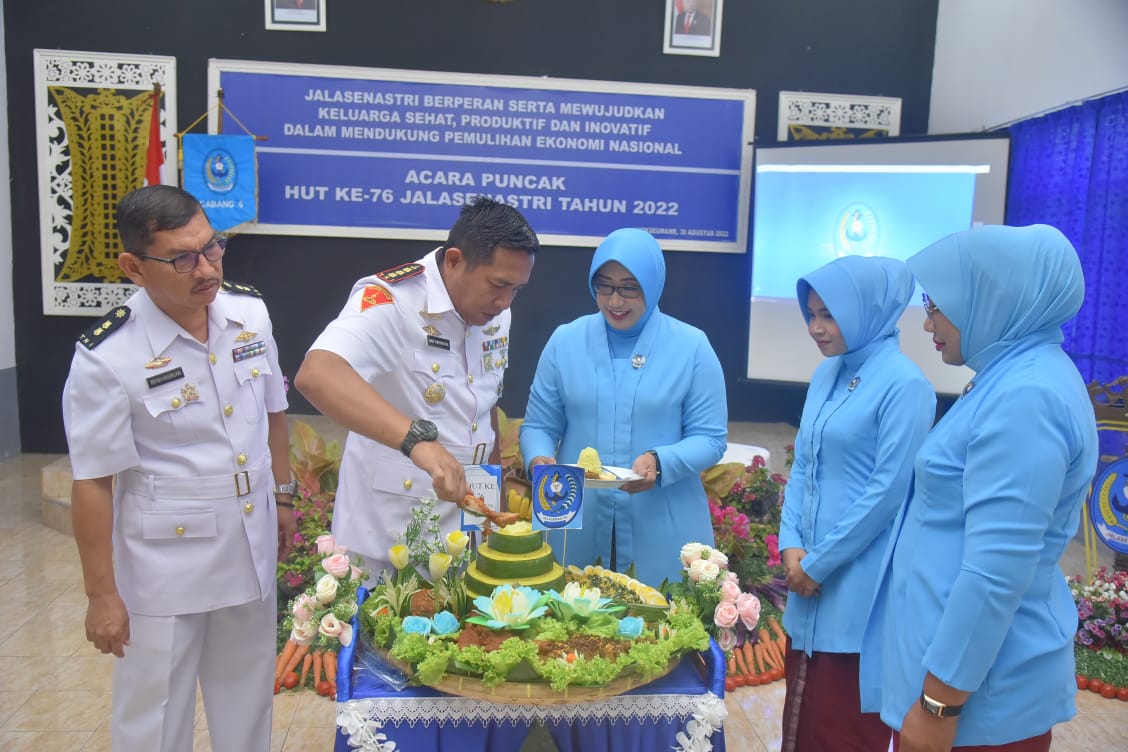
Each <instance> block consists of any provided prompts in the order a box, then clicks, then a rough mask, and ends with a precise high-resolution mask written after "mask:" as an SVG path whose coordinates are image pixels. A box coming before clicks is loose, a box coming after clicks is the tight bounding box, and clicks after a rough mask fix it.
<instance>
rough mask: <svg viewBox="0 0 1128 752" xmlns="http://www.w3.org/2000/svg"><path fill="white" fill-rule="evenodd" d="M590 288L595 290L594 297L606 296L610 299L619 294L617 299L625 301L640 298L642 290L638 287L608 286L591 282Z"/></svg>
mask: <svg viewBox="0 0 1128 752" xmlns="http://www.w3.org/2000/svg"><path fill="white" fill-rule="evenodd" d="M591 286H592V287H594V288H595V294H596V295H606V296H608V297H610V296H612V295H614V294H615V293H619V297H621V298H624V299H626V300H634V299H635V298H641V297H642V288H641V287H639V286H638V285H629V286H627V287H622V286H618V285H608V284H605V283H603V282H593V283H592V285H591Z"/></svg>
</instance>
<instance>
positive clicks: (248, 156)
mask: <svg viewBox="0 0 1128 752" xmlns="http://www.w3.org/2000/svg"><path fill="white" fill-rule="evenodd" d="M183 148H184V172H183V175H184V190H186V191H188V192H189V193H191V194H192V195H193V196H195V197H196V198H197V199H199V201H200V204H201V205H203V207H204V213H205V214H207V215H208V220H209V221H210V222H211V224H212V227H214V228H215V229H216V230H219V231H223V230H229V229H231V228H232V227H235V226H236V225H240V224H243V223H244V222H253V221H255V220H256V219H257V218H258V170H257V166H256V162H255V139H254V137H253V136H204V135H200V134H193V133H189V134H186V135H185V136H184V140H183Z"/></svg>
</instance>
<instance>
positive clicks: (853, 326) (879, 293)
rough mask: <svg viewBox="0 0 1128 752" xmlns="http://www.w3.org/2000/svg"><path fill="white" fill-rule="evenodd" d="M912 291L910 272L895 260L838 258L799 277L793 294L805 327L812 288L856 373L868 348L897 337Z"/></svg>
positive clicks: (873, 257) (912, 283)
mask: <svg viewBox="0 0 1128 752" xmlns="http://www.w3.org/2000/svg"><path fill="white" fill-rule="evenodd" d="M915 287H916V285H915V283H914V282H913V275H912V273H911V272H910V271H909V268H908V267H907V266H905V264H904V263H903V262H901V261H898V260H897V259H892V258H885V257H882V256H872V257H869V256H843V257H842V258H838V259H835V260H834V261H831V262H830V263H829V264H825V265H824V266H820V267H819V268H818V269H815V270H814V271H813V272H811V273H810V274H806V275H804V276H802V277H800V278H799V281H798V282H797V283H796V285H795V293H796V296H797V297H798V299H799V310H800V311H802V312H803V319H804V320H806V322H807V323H808V324H810V323H811V314H810V313H809V312H808V311H807V296H808V295H809V294H810V292H811V290H812V289H813V290H814V291H815V293H816V294H817V295H818V296H819V297H820V298H822V300H823V302H824V303H826V309H827V310H828V311H830V315H831V316H833V317H834V321H835V323H837V324H838V329H839V331H841V332H842V338H843V339H845V340H846V354H845V356H844V357H843V359H844V360H845V362H846V363H847V364H848V365H849V366H850V367H851V368H856V367H857V366H858V365H860V364H861V362H862V361H863V360H865V357H866V355H867V354H868V353H869V351H870V349H871V348H870V346H871V345H873V344H875V343H878V342H882V341H884V340H886V339H888V338H890V337H895V336H897V320H898V319H899V318H901V314H902V313H904V312H905V308H907V307H908V305H909V300H910V299H911V298H912V295H913V290H914V289H915Z"/></svg>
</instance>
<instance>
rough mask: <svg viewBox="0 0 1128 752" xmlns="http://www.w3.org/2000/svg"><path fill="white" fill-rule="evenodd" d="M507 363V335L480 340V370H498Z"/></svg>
mask: <svg viewBox="0 0 1128 752" xmlns="http://www.w3.org/2000/svg"><path fill="white" fill-rule="evenodd" d="M508 363H509V337H497V338H495V339H487V340H485V341H484V342H482V370H483V371H486V372H489V371H500V370H503V369H504V368H505V366H506V365H507V364H508Z"/></svg>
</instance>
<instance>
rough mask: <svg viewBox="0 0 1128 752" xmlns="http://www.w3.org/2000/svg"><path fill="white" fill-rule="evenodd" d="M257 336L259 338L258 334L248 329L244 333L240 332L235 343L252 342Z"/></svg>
mask: <svg viewBox="0 0 1128 752" xmlns="http://www.w3.org/2000/svg"><path fill="white" fill-rule="evenodd" d="M257 336H258V334H256V333H255V332H248V331H247V330H246V329H244V330H243V331H241V332H239V334H238V335H237V336H236V337H235V341H236V342H250V341H251V340H252V339H254V338H255V337H257Z"/></svg>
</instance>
